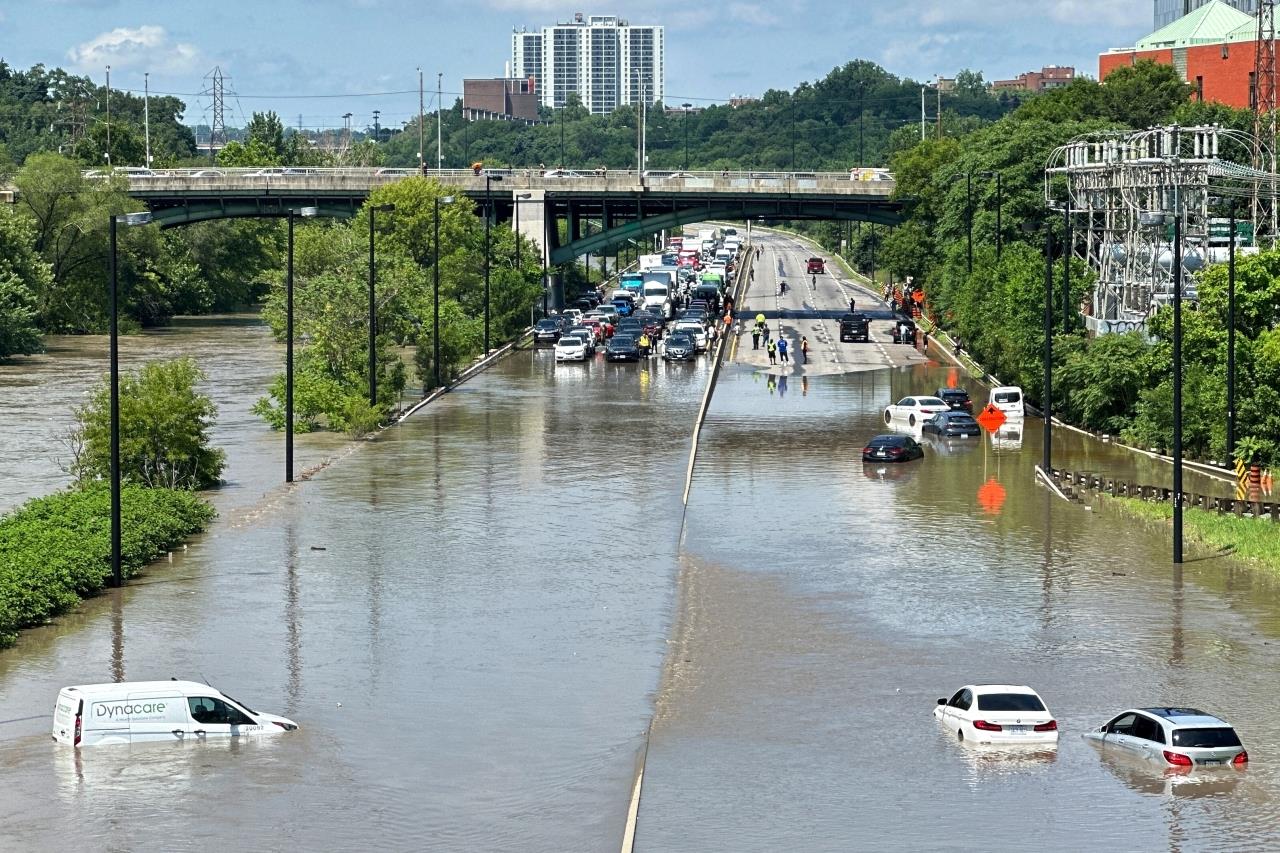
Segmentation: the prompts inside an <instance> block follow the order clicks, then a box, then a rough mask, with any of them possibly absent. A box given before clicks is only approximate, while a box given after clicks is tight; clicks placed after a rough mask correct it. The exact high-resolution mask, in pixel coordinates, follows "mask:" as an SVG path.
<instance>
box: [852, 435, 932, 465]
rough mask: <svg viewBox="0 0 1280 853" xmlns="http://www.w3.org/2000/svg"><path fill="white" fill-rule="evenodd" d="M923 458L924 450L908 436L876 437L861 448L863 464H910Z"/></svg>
mask: <svg viewBox="0 0 1280 853" xmlns="http://www.w3.org/2000/svg"><path fill="white" fill-rule="evenodd" d="M923 458H924V448H923V447H921V446H920V445H919V443H918V442H917V441H916V440H915V439H914V438H912V437H911V436H909V435H877V436H875V437H874V438H872V439H871V440H870V441H868V442H867V443H866V445H865V446H864V447H863V448H862V461H863V462H910V461H911V460H912V459H923Z"/></svg>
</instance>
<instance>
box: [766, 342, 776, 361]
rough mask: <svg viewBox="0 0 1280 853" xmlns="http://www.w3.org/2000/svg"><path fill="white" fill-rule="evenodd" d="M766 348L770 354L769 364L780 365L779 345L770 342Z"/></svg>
mask: <svg viewBox="0 0 1280 853" xmlns="http://www.w3.org/2000/svg"><path fill="white" fill-rule="evenodd" d="M764 348H765V349H766V350H768V352H769V363H770V364H777V363H778V345H777V344H776V343H774V342H773V341H769V342H768V343H767V344H765V345H764Z"/></svg>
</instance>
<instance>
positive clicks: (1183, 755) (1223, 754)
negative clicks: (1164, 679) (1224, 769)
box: [1084, 708, 1249, 769]
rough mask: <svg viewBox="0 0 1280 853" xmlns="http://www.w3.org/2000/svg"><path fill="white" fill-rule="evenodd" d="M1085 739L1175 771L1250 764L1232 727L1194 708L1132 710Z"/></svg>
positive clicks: (1088, 734)
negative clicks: (1152, 761)
mask: <svg viewBox="0 0 1280 853" xmlns="http://www.w3.org/2000/svg"><path fill="white" fill-rule="evenodd" d="M1084 736H1085V738H1086V739H1088V740H1092V741H1095V742H1098V743H1100V744H1101V745H1102V746H1105V747H1115V748H1118V749H1122V750H1124V751H1126V752H1129V753H1132V754H1136V755H1139V756H1142V757H1145V758H1149V759H1152V760H1156V761H1159V762H1160V763H1162V764H1164V765H1166V766H1169V767H1175V768H1178V767H1183V768H1187V769H1190V768H1192V767H1206V766H1214V765H1230V766H1233V767H1244V766H1245V765H1247V764H1248V763H1249V753H1248V752H1246V751H1245V748H1244V746H1243V745H1242V744H1241V743H1240V736H1239V735H1237V734H1236V730H1235V729H1233V728H1232V727H1231V724H1230V723H1227V722H1225V721H1223V720H1220V719H1218V718H1217V717H1215V716H1213V715H1212V714H1206V713H1205V712H1204V711H1198V710H1196V709H1195V708H1132V709H1130V710H1128V711H1125V712H1124V713H1122V714H1120V715H1119V716H1118V717H1116V718H1114V719H1113V720H1111V721H1110V722H1109V723H1107V724H1106V725H1102V726H1099V727H1098V728H1097V729H1094V730H1093V731H1091V732H1085V735H1084Z"/></svg>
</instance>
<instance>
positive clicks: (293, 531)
mask: <svg viewBox="0 0 1280 853" xmlns="http://www.w3.org/2000/svg"><path fill="white" fill-rule="evenodd" d="M284 544H285V553H284V559H285V593H284V626H285V637H286V640H285V649H286V652H287V654H286V658H285V660H286V666H287V669H288V674H289V675H288V680H287V682H286V687H285V708H286V711H285V713H284V715H285V716H286V717H291V718H293V719H297V718H298V717H299V716H300V713H299V707H300V705H299V699H300V697H301V695H302V617H301V614H300V613H299V612H298V560H299V559H300V555H299V554H298V529H297V526H296V525H295V524H294V521H293V519H292V518H289V519H286V520H285V523H284Z"/></svg>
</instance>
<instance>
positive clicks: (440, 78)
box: [436, 71, 444, 172]
mask: <svg viewBox="0 0 1280 853" xmlns="http://www.w3.org/2000/svg"><path fill="white" fill-rule="evenodd" d="M443 99H444V72H443V71H441V72H439V73H438V74H436V171H437V172H441V171H444V148H443V147H442V146H441V140H442V139H443V137H444V134H443V132H442V131H443V125H442V122H443V120H444V100H443Z"/></svg>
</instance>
